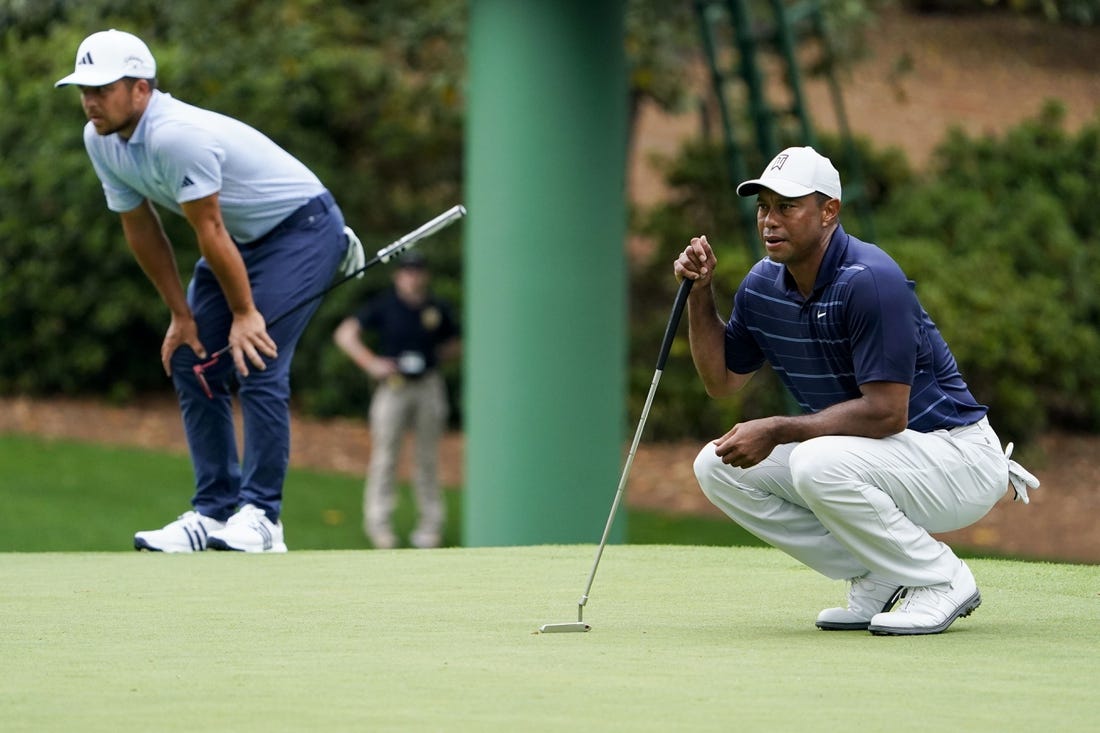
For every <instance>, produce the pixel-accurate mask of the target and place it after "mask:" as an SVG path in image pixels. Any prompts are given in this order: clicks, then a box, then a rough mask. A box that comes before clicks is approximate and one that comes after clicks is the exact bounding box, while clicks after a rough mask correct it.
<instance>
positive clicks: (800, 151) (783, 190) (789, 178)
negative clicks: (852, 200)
mask: <svg viewBox="0 0 1100 733" xmlns="http://www.w3.org/2000/svg"><path fill="white" fill-rule="evenodd" d="M762 188H767V189H770V190H772V191H775V192H776V193H777V194H779V195H780V196H788V197H790V198H798V197H800V196H807V195H809V194H811V193H814V192H815V191H817V192H820V193H823V194H825V195H826V196H828V197H830V198H834V199H837V200H839V199H840V174H839V173H837V172H836V168H834V167H833V164H832V163H831V162H830V161H829V159H828V158H826V157H825V156H824V155H822V154H821V153H819V152H817V151H816V150H814V149H813V148H811V147H809V146H807V147H804V148H787V149H786V150H784V151H783V152H782V153H780V154H779V155H777V156H775V157H774V158H772V162H771V163H768V167H767V168H765V169H764V173H763V174H762V175H761V176H760V177H759V178H754V179H752V180H751V181H745V182H744V183H742V184H741V185H739V186H738V187H737V195H738V196H753V195H755V194H756V193H757V192H758V191H759V190H760V189H762Z"/></svg>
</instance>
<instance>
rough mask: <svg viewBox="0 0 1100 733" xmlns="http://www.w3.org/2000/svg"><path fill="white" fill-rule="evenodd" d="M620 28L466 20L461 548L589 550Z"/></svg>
mask: <svg viewBox="0 0 1100 733" xmlns="http://www.w3.org/2000/svg"><path fill="white" fill-rule="evenodd" d="M623 15H624V4H623V0H554V1H553V2H547V1H546V0H472V2H471V5H470V36H469V88H468V97H467V98H468V106H467V121H466V124H467V132H466V136H467V137H466V156H467V169H466V203H467V207H468V209H469V212H470V214H469V217H468V218H467V220H466V236H465V243H466V245H465V246H466V253H465V274H466V281H465V288H466V293H465V298H464V301H465V313H464V316H463V321H464V336H465V347H464V351H465V354H466V356H465V365H464V376H465V380H466V381H465V387H464V407H465V409H464V415H465V429H466V470H465V494H464V497H463V502H464V508H463V532H464V543H465V544H467V545H471V546H491V545H527V544H548V543H574V542H595V541H597V540H598V539H599V537H600V535H601V532H602V529H603V525H604V523H605V522H606V520H607V513H608V510H609V508H610V504H611V500H612V498H613V497H614V494H615V490H616V487H617V484H618V477H619V471H620V468H621V461H622V460H623V457H624V456H623V427H624V424H625V415H624V394H625V372H626V356H625V354H626V349H625V339H626V313H625V302H626V265H625V256H624V251H623V239H624V235H625V212H626V207H625V202H624V175H625V173H624V169H625V160H626V65H625V60H624V52H623ZM617 524H618V523H617ZM621 535H622V528H621V527H616V532H615V533H613V537H615V538H616V539H621Z"/></svg>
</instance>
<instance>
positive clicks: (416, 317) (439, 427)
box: [333, 252, 462, 549]
mask: <svg viewBox="0 0 1100 733" xmlns="http://www.w3.org/2000/svg"><path fill="white" fill-rule="evenodd" d="M430 278H431V275H430V273H429V271H428V265H427V262H426V261H425V260H424V258H423V256H421V255H420V254H418V253H416V252H410V253H408V254H406V255H404V256H403V257H402V258H401V259H399V260H398V262H397V269H396V270H394V273H393V288H392V289H389V290H387V291H386V292H384V293H382V294H380V295H378V296H377V297H375V298H374V299H373V300H371V301H370V302H369V303H367V304H366V305H365V306H364V307H363V308H361V309H360V310H359V312H358V313H357V314H356V315H354V316H349V317H347V318H345V319H344V320H343V321H342V322H341V323H340V325H339V326H338V327H337V328H336V332H335V333H334V334H333V340H334V341H335V342H336V345H337V346H339V347H340V349H341V350H342V351H343V352H344V353H345V354H347V355H348V357H349V358H350V359H351V360H352V361H354V362H355V364H356V365H357V366H358V367H359V368H360V369H362V370H363V371H364V372H365V373H367V374H368V375H370V376H371V377H372V378H374V380H375V381H376V382H377V385H378V386H377V387H376V388H375V390H374V394H373V396H372V398H371V404H370V435H371V448H370V465H369V468H368V470H367V483H366V486H365V488H364V490H363V531H364V532H365V533H366V535H367V537H369V538H370V541H371V543H372V544H373V545H374V546H375V547H377V548H379V549H389V548H393V547H396V546H397V536H396V535H395V534H394V530H393V510H394V506H395V504H396V497H397V487H396V485H395V480H396V473H397V459H398V456H399V454H400V452H401V440H402V438H403V437H404V435H405V432H406V431H408V430H410V429H411V430H412V431H413V433H414V435H415V436H416V437H415V453H414V458H413V462H414V464H415V466H416V468H415V470H414V473H413V486H414V489H415V492H416V505H417V510H418V513H419V515H420V516H419V519H418V521H417V526H416V529H414V530H413V533H412V537H411V542H412V544H413V546H414V547H422V548H426V547H437V546H438V545H439V544H440V542H441V540H442V532H443V523H444V520H445V518H446V505H445V504H444V502H443V495H442V492H441V491H440V489H439V441H440V438H441V437H442V436H443V430H444V428H445V427H446V424H447V412H448V407H447V390H446V385H445V384H444V381H443V375H442V374H440V373H439V369H438V367H439V365H440V364H441V363H442V362H445V361H451V360H453V359H456V358H457V357H458V355H459V353H460V350H461V343H462V342H461V341H460V338H459V328H458V322H457V321H456V319H455V317H454V315H453V314H452V312H451V308H450V306H449V305H448V304H447V303H446V302H444V301H443V300H441V299H439V298H437V297H435V296H434V295H433V294H432V292H431V290H430V288H429V282H430ZM364 335H369V336H372V337H374V339H373V341H374V345H375V348H374V349H371V348H370V347H368V346H367V345H366V343H364V341H363V336H364Z"/></svg>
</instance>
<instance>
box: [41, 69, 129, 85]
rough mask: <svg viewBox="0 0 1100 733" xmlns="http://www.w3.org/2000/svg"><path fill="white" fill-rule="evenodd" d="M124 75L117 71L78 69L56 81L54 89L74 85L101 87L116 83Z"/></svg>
mask: <svg viewBox="0 0 1100 733" xmlns="http://www.w3.org/2000/svg"><path fill="white" fill-rule="evenodd" d="M123 76H124V75H123V74H120V73H118V72H117V71H115V72H112V71H96V70H94V69H80V70H79V71H74V72H73V73H71V74H69V75H68V76H66V77H65V78H64V79H61V80H59V81H57V82H56V83H55V84H54V87H63V86H68V85H70V84H76V85H79V86H82V87H102V86H107V85H108V84H111V83H112V82H116V81H118V80H119V79H121V78H122V77H123Z"/></svg>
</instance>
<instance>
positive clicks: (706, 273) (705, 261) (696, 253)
mask: <svg viewBox="0 0 1100 733" xmlns="http://www.w3.org/2000/svg"><path fill="white" fill-rule="evenodd" d="M717 265H718V260H717V259H716V258H715V256H714V250H713V249H711V247H710V243H709V242H707V238H706V236H705V235H704V236H702V237H693V238H692V240H691V242H690V243H689V244H688V246H687V247H685V248H684V251H683V252H681V253H680V256H679V257H677V258H676V262H674V263H673V265H672V271H673V273H675V275H676V280H677V282H679V281H681V280H683V279H684V278H687V279H688V280H694V281H695V287H693V288H692V290H694V291H700V290H702V288H701V287H699V286H700V285H707V284H709V283H710V281H711V278H712V277H714V268H715V267H716V266H717Z"/></svg>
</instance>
